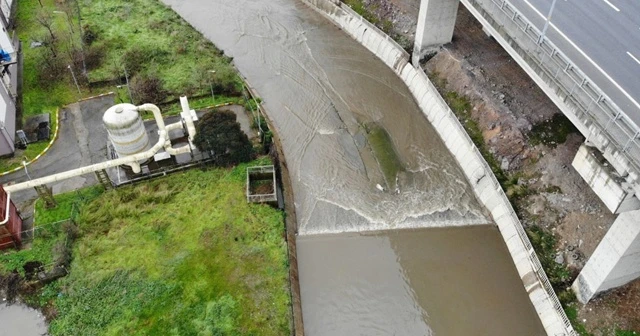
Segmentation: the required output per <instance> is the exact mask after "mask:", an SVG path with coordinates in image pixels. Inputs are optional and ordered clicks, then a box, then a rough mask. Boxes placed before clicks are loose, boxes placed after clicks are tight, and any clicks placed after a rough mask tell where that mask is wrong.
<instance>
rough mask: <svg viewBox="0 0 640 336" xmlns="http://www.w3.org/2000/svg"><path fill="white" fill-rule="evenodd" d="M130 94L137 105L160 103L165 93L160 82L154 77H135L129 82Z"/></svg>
mask: <svg viewBox="0 0 640 336" xmlns="http://www.w3.org/2000/svg"><path fill="white" fill-rule="evenodd" d="M131 93H132V94H133V96H134V98H135V100H136V101H137V102H138V103H154V104H160V103H162V102H163V101H164V100H165V99H166V97H167V94H168V93H167V92H166V90H165V89H164V86H163V84H162V81H161V80H160V78H158V77H157V76H155V75H149V74H143V75H136V76H134V77H133V79H132V80H131Z"/></svg>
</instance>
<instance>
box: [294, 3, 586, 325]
mask: <svg viewBox="0 0 640 336" xmlns="http://www.w3.org/2000/svg"><path fill="white" fill-rule="evenodd" d="M303 1H304V2H306V3H307V4H308V5H310V6H311V7H313V8H314V9H316V10H318V11H319V12H320V13H321V14H323V15H324V16H325V17H327V18H328V19H330V20H331V21H332V22H334V23H335V24H336V25H337V26H339V27H340V28H342V29H343V30H344V31H345V32H347V33H348V34H349V35H350V36H351V37H353V38H354V39H356V40H357V41H358V42H359V43H361V44H362V45H363V46H365V47H366V48H367V49H369V50H370V51H371V52H373V53H374V54H375V55H376V56H377V57H378V58H380V59H381V60H382V61H383V62H384V63H385V64H386V65H387V66H389V67H390V68H391V69H392V70H393V71H394V72H395V73H396V74H397V75H398V76H400V77H401V78H402V80H403V82H404V83H405V84H406V85H407V87H408V88H409V90H410V91H411V93H412V94H413V97H414V99H415V100H416V101H417V103H418V104H419V106H420V108H421V110H422V111H423V113H424V114H425V116H426V117H427V119H428V120H429V121H430V122H431V124H432V125H433V126H434V128H435V129H436V131H437V132H438V134H439V135H440V137H441V138H442V139H443V140H444V143H445V144H446V146H447V148H448V149H449V150H450V151H451V153H452V154H453V155H454V157H455V158H456V159H457V160H458V162H459V164H460V166H461V167H462V169H463V171H464V174H465V175H466V177H467V179H468V181H469V183H470V184H471V186H472V188H473V191H474V193H475V195H476V197H477V198H478V199H479V200H480V202H481V203H482V204H483V205H484V206H485V207H486V208H487V209H488V210H489V212H490V213H491V215H492V217H493V219H494V221H495V223H496V224H497V226H498V228H499V229H500V233H501V235H502V237H503V239H504V241H505V242H506V244H507V247H508V249H509V252H510V254H511V256H512V258H513V262H514V263H515V266H516V268H517V270H518V273H519V275H520V278H521V280H522V282H523V284H524V286H525V289H526V290H527V293H528V294H529V298H530V299H531V302H532V303H533V305H534V307H535V309H536V311H537V313H538V315H539V317H540V319H541V322H542V324H543V325H544V328H545V330H546V332H547V333H548V334H549V335H573V334H574V333H575V332H574V331H573V329H572V327H571V324H570V323H569V321H568V319H567V317H566V315H565V313H564V311H563V310H562V307H561V306H560V303H559V301H558V299H557V297H556V296H555V293H554V292H553V289H552V288H551V285H550V284H549V281H548V279H547V277H546V275H545V274H544V271H543V270H542V267H541V265H540V262H539V260H538V259H537V256H536V255H535V252H534V250H533V248H532V247H531V244H530V242H529V240H528V238H527V236H526V233H525V232H524V229H523V228H522V225H521V223H520V221H519V220H518V218H517V216H516V215H515V212H514V211H513V208H512V207H511V205H510V203H509V201H508V199H507V197H506V196H505V194H504V192H503V191H502V189H501V187H500V185H499V183H498V182H497V180H496V179H495V176H494V175H493V173H492V172H491V170H490V168H489V167H488V165H487V164H486V162H485V161H484V159H483V158H482V156H481V155H480V153H479V152H478V150H477V149H476V147H475V146H474V144H473V142H472V141H471V139H470V138H469V137H468V135H467V134H466V132H465V131H464V129H463V127H462V126H461V125H460V123H459V122H458V120H457V119H456V117H455V116H454V114H453V113H452V111H451V110H450V109H449V107H448V106H447V105H446V103H445V102H444V101H443V100H442V98H441V97H440V95H439V94H438V92H437V90H436V89H435V87H433V85H432V84H431V82H430V81H429V79H428V78H427V76H426V74H425V73H424V72H423V71H422V70H421V69H416V68H414V67H413V65H411V63H410V62H409V59H410V56H409V55H408V54H407V53H406V52H405V51H404V50H403V49H402V48H401V47H400V46H399V45H398V44H397V43H395V42H394V41H393V40H392V39H391V38H389V37H388V36H387V35H386V34H384V33H383V32H381V31H380V30H379V29H377V28H376V27H375V26H373V25H372V24H370V23H369V22H367V21H366V20H364V19H362V18H361V17H360V16H359V15H358V14H356V13H355V12H353V11H352V10H351V9H350V8H347V7H346V6H341V3H340V2H338V1H331V0H308V1H307V0H303Z"/></svg>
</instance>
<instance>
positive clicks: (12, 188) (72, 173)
mask: <svg viewBox="0 0 640 336" xmlns="http://www.w3.org/2000/svg"><path fill="white" fill-rule="evenodd" d="M158 135H159V136H160V138H159V139H158V142H157V143H156V144H155V145H154V146H153V147H151V148H149V149H148V150H146V151H144V152H142V153H138V154H134V155H130V156H125V157H123V158H118V159H115V160H109V161H105V162H100V163H96V164H93V165H90V166H85V167H80V168H76V169H72V170H67V171H66V172H62V173H58V174H53V175H49V176H45V177H41V178H37V179H35V180H30V181H26V182H22V183H16V184H13V185H8V186H5V187H4V190H6V191H7V194H8V193H10V192H16V191H20V190H24V189H29V188H33V187H37V186H39V185H43V184H47V183H52V182H58V181H62V180H66V179H69V178H72V177H76V176H80V175H84V174H88V173H92V172H96V171H99V170H103V169H107V168H113V167H117V166H120V165H126V164H130V163H132V162H138V161H141V160H146V159H148V158H150V157H152V156H153V155H155V154H156V153H157V152H158V151H159V150H160V149H162V148H163V147H164V145H165V140H166V139H167V138H168V136H167V132H166V131H164V130H160V131H158Z"/></svg>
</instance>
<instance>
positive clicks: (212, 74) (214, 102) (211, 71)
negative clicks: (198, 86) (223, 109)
mask: <svg viewBox="0 0 640 336" xmlns="http://www.w3.org/2000/svg"><path fill="white" fill-rule="evenodd" d="M209 72H210V73H211V77H212V78H211V79H210V80H209V86H210V87H211V99H212V100H213V103H212V104H213V105H215V104H216V97H215V96H214V95H213V76H215V75H216V71H215V70H209Z"/></svg>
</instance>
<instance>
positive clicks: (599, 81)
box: [509, 0, 640, 126]
mask: <svg viewBox="0 0 640 336" xmlns="http://www.w3.org/2000/svg"><path fill="white" fill-rule="evenodd" d="M509 1H510V2H511V4H513V5H514V6H515V7H516V8H517V9H518V10H519V11H520V12H521V13H522V14H524V15H525V16H526V17H527V18H528V19H529V20H530V21H531V22H532V23H533V24H534V25H535V26H536V27H537V28H538V29H540V30H542V27H543V26H544V23H545V17H546V16H547V14H548V13H549V9H550V8H551V4H552V0H509ZM546 36H547V38H548V39H550V40H551V42H553V43H554V44H555V45H556V46H557V47H558V48H559V49H560V50H561V51H562V52H563V53H564V54H565V55H567V56H568V57H569V58H570V59H571V60H572V61H573V62H574V63H575V64H576V65H577V66H578V68H580V70H582V72H584V73H585V74H586V75H587V76H588V77H589V78H590V79H591V80H592V81H593V82H594V83H595V84H596V85H597V86H598V87H600V89H601V90H603V91H604V93H605V94H606V95H608V96H609V98H611V100H612V101H613V102H615V103H616V104H617V105H618V106H619V107H620V108H621V109H622V110H623V111H624V112H625V114H627V116H628V117H629V118H630V119H631V120H632V121H633V122H634V123H635V124H636V125H638V126H640V1H639V0H557V2H556V6H555V9H554V11H553V15H552V17H551V24H550V25H549V28H548V30H547V33H546Z"/></svg>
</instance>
